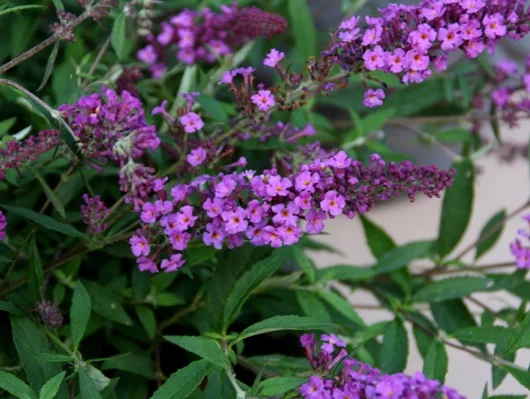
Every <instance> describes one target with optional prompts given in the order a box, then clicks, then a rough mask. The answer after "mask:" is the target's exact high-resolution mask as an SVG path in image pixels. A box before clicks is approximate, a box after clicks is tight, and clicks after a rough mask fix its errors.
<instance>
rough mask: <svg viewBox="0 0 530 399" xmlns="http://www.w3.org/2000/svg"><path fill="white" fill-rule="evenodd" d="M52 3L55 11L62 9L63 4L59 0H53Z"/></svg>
mask: <svg viewBox="0 0 530 399" xmlns="http://www.w3.org/2000/svg"><path fill="white" fill-rule="evenodd" d="M53 5H54V6H55V9H56V10H57V11H64V4H63V2H62V1H61V0H53Z"/></svg>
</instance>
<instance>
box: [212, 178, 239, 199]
mask: <svg viewBox="0 0 530 399" xmlns="http://www.w3.org/2000/svg"><path fill="white" fill-rule="evenodd" d="M235 188H236V181H235V180H234V178H233V177H231V176H225V177H223V180H222V181H221V182H220V183H219V184H218V185H217V186H216V187H215V196H216V197H217V198H225V197H227V196H229V195H230V194H231V193H232V191H234V189H235Z"/></svg>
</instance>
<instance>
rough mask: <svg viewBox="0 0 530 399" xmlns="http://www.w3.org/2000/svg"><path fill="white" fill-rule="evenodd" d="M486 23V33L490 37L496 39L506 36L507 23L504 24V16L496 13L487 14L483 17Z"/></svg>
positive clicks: (483, 21)
mask: <svg viewBox="0 0 530 399" xmlns="http://www.w3.org/2000/svg"><path fill="white" fill-rule="evenodd" d="M482 23H483V24H484V34H485V35H486V37H489V38H490V39H495V38H496V37H503V36H506V25H504V17H503V16H502V15H501V14H499V13H495V14H493V15H486V16H485V17H484V18H483V19H482Z"/></svg>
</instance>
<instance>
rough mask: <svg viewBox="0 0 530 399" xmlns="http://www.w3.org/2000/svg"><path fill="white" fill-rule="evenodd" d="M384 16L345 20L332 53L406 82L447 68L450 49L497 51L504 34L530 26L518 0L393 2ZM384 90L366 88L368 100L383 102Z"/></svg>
mask: <svg viewBox="0 0 530 399" xmlns="http://www.w3.org/2000/svg"><path fill="white" fill-rule="evenodd" d="M380 14H381V15H380V17H376V18H374V17H366V18H365V21H366V24H367V25H368V26H367V27H362V28H361V27H359V26H358V25H359V22H360V18H359V17H355V16H354V17H352V18H350V19H348V20H346V21H344V22H342V23H341V25H340V26H339V29H338V31H337V33H336V34H335V44H334V45H333V46H332V47H331V49H330V50H328V51H326V52H324V56H332V57H334V58H335V59H336V61H337V62H338V63H339V64H340V65H341V66H342V67H343V68H345V69H347V70H351V71H353V72H362V71H374V70H382V71H385V72H391V73H394V74H396V75H398V76H399V77H400V78H401V80H402V82H403V83H405V84H410V83H419V82H422V81H423V80H424V79H425V78H427V77H429V76H430V75H431V74H432V71H431V69H430V65H431V64H432V65H434V67H435V69H436V70H437V71H443V70H445V69H446V68H447V60H448V54H449V52H452V51H456V50H462V51H464V52H465V54H466V55H467V56H468V57H470V58H476V57H478V56H479V55H480V54H481V53H482V52H483V51H484V50H485V49H488V50H489V51H491V52H492V51H493V50H494V49H495V46H496V44H497V42H498V41H499V40H500V39H502V38H503V37H505V36H508V37H510V38H512V39H520V38H521V37H522V36H523V35H524V34H526V33H528V31H529V30H530V27H529V22H530V12H529V11H528V9H526V7H525V1H519V0H495V1H485V0H423V1H422V2H421V3H420V4H419V5H417V6H412V5H411V6H409V5H398V4H390V5H389V6H388V7H386V8H383V9H381V10H380ZM383 98H384V92H383V91H382V90H380V91H377V90H376V91H374V90H368V91H367V92H366V96H365V101H364V104H365V105H366V106H368V107H374V106H378V105H380V104H381V103H382V100H383Z"/></svg>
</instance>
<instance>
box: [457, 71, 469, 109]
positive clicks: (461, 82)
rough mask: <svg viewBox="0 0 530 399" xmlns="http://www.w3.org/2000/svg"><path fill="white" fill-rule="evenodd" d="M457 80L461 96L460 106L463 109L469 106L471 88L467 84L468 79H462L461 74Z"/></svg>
mask: <svg viewBox="0 0 530 399" xmlns="http://www.w3.org/2000/svg"><path fill="white" fill-rule="evenodd" d="M457 79H458V87H459V88H460V94H461V95H462V101H463V104H462V105H463V106H464V107H468V106H469V104H471V97H472V96H473V93H472V91H471V87H469V83H468V81H467V79H468V78H466V77H464V75H462V74H459V75H458V78H457Z"/></svg>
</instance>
